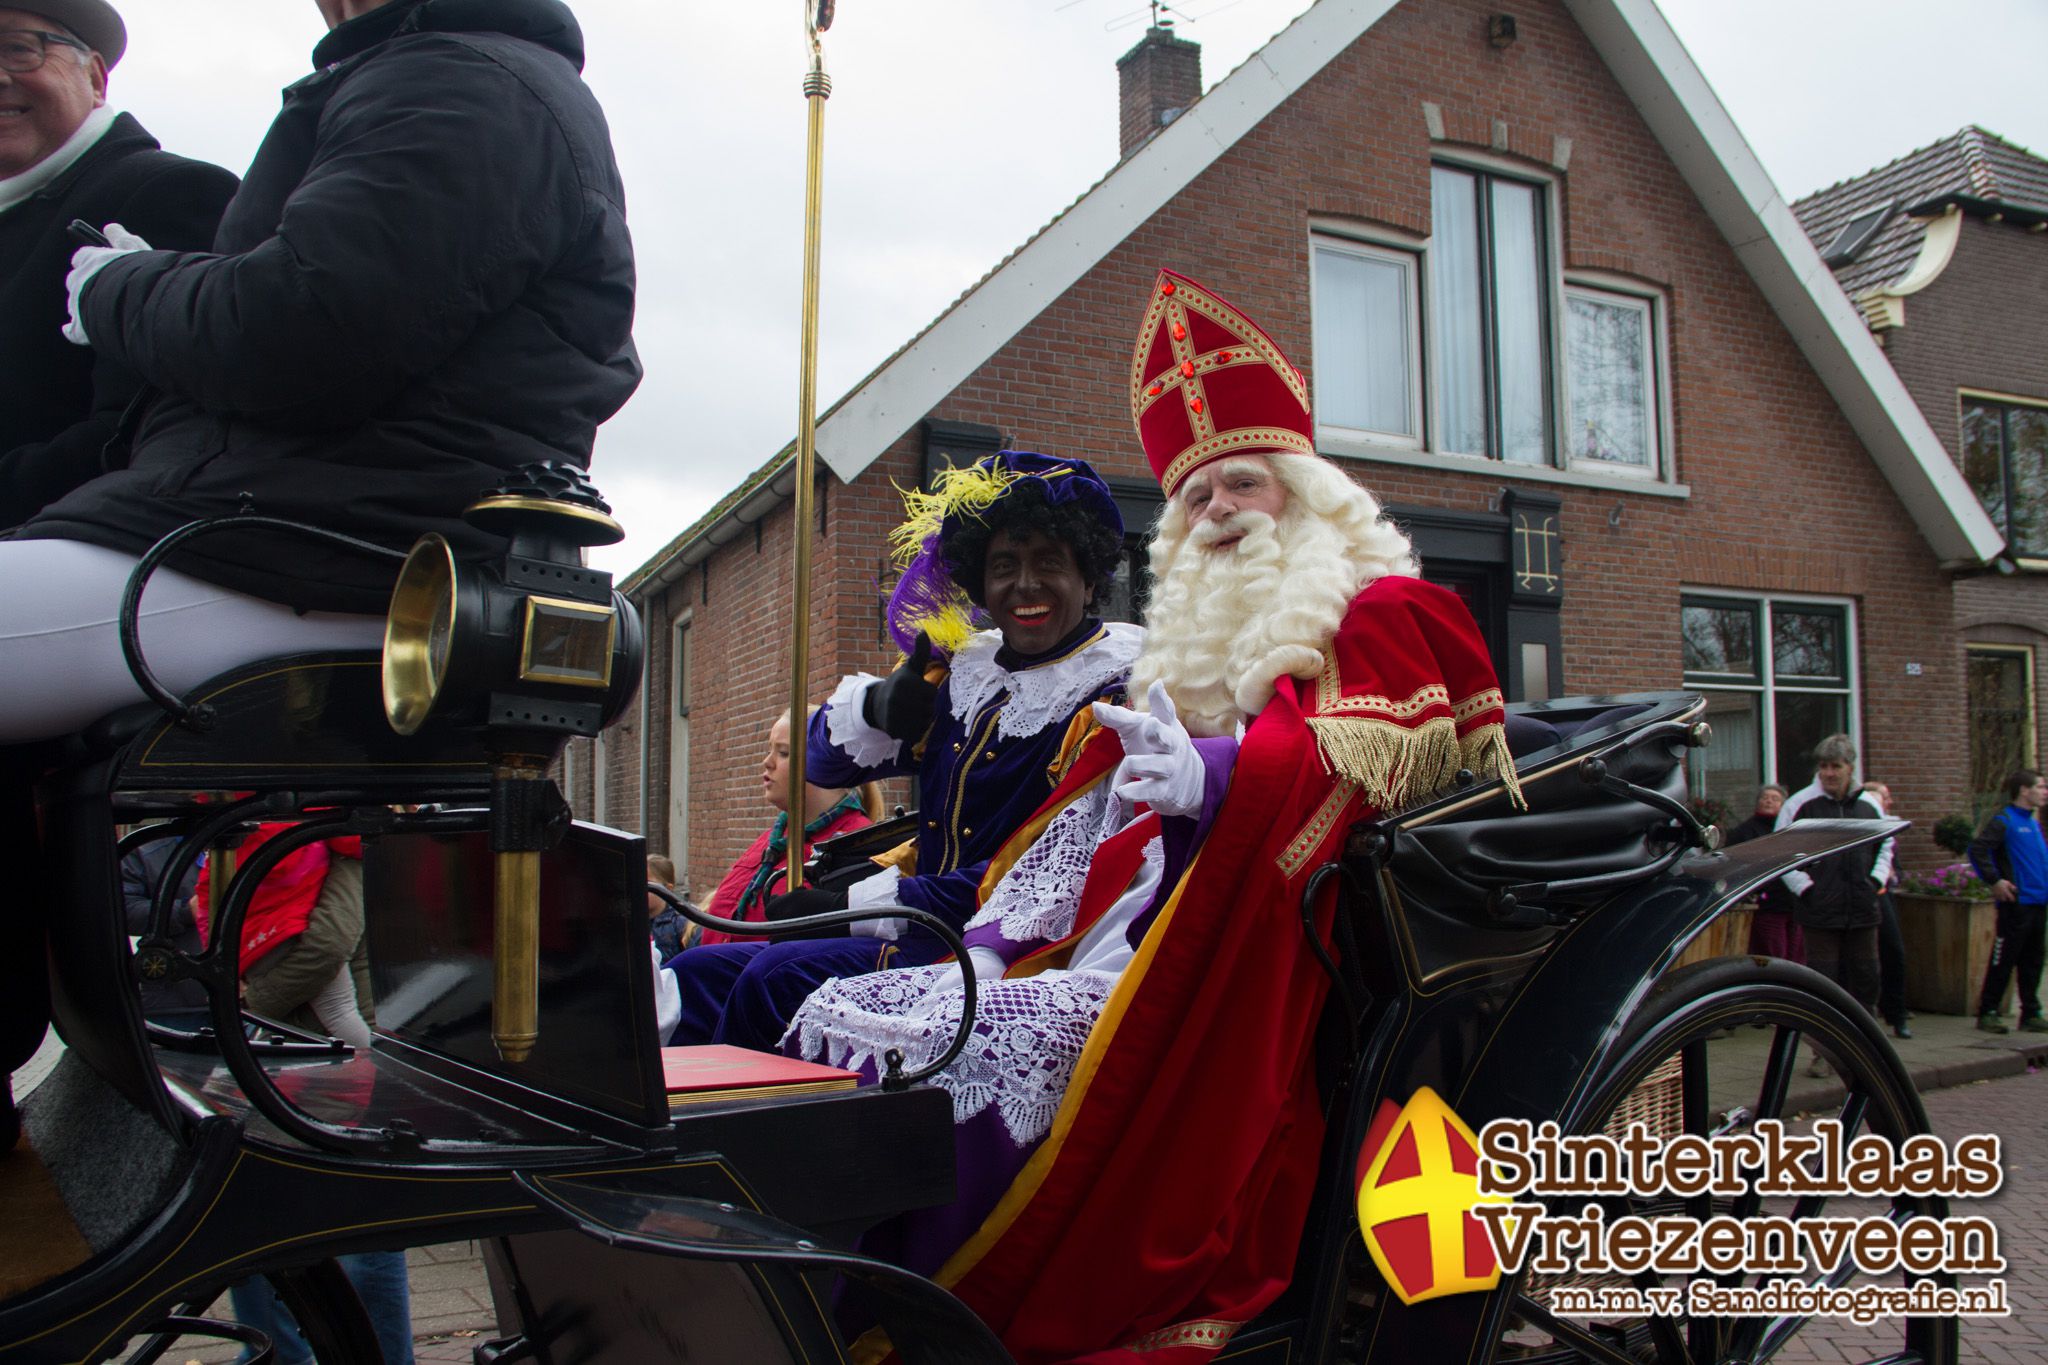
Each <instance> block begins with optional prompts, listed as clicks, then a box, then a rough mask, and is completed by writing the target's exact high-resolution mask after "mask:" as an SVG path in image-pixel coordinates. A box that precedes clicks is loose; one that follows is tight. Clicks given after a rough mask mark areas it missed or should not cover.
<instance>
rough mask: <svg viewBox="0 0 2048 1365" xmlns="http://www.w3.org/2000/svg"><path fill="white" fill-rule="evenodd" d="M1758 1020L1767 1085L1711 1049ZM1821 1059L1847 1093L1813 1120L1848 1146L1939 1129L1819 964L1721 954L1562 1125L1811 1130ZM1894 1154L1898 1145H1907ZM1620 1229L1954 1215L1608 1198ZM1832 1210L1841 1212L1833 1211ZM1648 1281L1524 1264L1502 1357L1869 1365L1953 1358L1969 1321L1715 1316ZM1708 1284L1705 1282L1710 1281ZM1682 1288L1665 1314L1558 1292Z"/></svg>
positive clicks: (1845, 1268)
mask: <svg viewBox="0 0 2048 1365" xmlns="http://www.w3.org/2000/svg"><path fill="white" fill-rule="evenodd" d="M1752 1026H1761V1027H1762V1028H1763V1029H1764V1030H1766V1032H1765V1033H1764V1034H1763V1035H1762V1036H1763V1040H1764V1043H1765V1047H1764V1062H1763V1066H1762V1073H1763V1074H1762V1076H1761V1077H1760V1078H1757V1077H1755V1075H1754V1072H1755V1069H1756V1068H1755V1063H1754V1062H1753V1061H1746V1062H1737V1061H1736V1060H1735V1059H1734V1058H1732V1057H1729V1056H1728V1054H1725V1053H1724V1054H1722V1057H1721V1058H1720V1059H1719V1060H1720V1061H1721V1068H1720V1070H1721V1074H1720V1075H1717V1074H1716V1071H1715V1067H1714V1065H1713V1064H1712V1063H1711V1062H1710V1060H1709V1054H1708V1046H1707V1045H1708V1041H1709V1039H1710V1038H1712V1037H1714V1036H1715V1035H1717V1034H1719V1033H1720V1032H1721V1031H1722V1030H1726V1029H1734V1030H1737V1031H1738V1032H1746V1031H1747V1030H1749V1029H1750V1028H1751V1027H1752ZM1816 1054H1818V1055H1819V1056H1820V1057H1822V1058H1824V1059H1825V1062H1826V1065H1827V1067H1828V1068H1829V1069H1831V1070H1832V1072H1833V1073H1834V1075H1835V1077H1836V1078H1838V1079H1839V1081H1840V1082H1841V1084H1842V1086H1843V1087H1844V1089H1845V1090H1846V1092H1847V1093H1846V1096H1845V1097H1844V1098H1843V1099H1842V1100H1841V1101H1840V1102H1839V1103H1838V1104H1836V1105H1835V1106H1834V1107H1833V1108H1829V1109H1822V1110H1818V1111H1813V1112H1811V1113H1810V1115H1809V1116H1810V1117H1811V1118H1818V1119H1825V1118H1834V1119H1838V1120H1839V1121H1840V1122H1841V1125H1842V1140H1843V1142H1844V1143H1845V1144H1846V1143H1847V1142H1849V1141H1850V1140H1852V1139H1853V1138H1855V1137H1856V1136H1858V1135H1859V1134H1866V1133H1874V1134H1877V1135H1879V1136H1882V1137H1886V1138H1889V1139H1891V1140H1892V1142H1893V1143H1894V1144H1896V1143H1897V1142H1899V1141H1901V1140H1903V1139H1905V1138H1907V1137H1910V1136H1912V1135H1914V1134H1916V1133H1925V1132H1927V1131H1928V1127H1927V1116H1926V1113H1925V1111H1924V1110H1923V1109H1922V1107H1921V1104H1920V1097H1919V1095H1918V1094H1917V1093H1916V1092H1915V1091H1914V1089H1913V1086H1912V1083H1911V1081H1910V1079H1909V1078H1908V1077H1907V1075H1906V1072H1905V1069H1904V1067H1903V1066H1902V1065H1901V1064H1900V1062H1899V1059H1898V1057H1897V1055H1896V1054H1894V1053H1893V1052H1892V1050H1891V1048H1890V1046H1889V1045H1888V1044H1887V1043H1886V1042H1885V1041H1884V1038H1883V1036H1882V1035H1881V1034H1880V1033H1879V1032H1878V1031H1877V1027H1876V1025H1875V1023H1874V1021H1873V1020H1872V1019H1871V1017H1870V1016H1869V1014H1868V1013H1867V1012H1866V1011H1865V1010H1863V1009H1862V1008H1861V1007H1860V1006H1858V1005H1857V1004H1856V1003H1855V1002H1854V1001H1852V1000H1851V999H1850V998H1849V996H1848V994H1847V993H1846V992H1845V991H1843V990H1842V989H1841V988H1840V987H1839V986H1836V985H1835V984H1834V983H1833V982H1831V981H1829V980H1827V979H1826V978H1824V977H1822V976H1820V975H1819V974H1818V973H1816V972H1813V971H1810V970H1808V969H1807V968H1804V967H1800V966H1796V965H1794V964H1792V963H1789V962H1782V961H1778V960H1775V959H1763V958H1749V957H1743V958H1722V959H1720V960H1718V961H1714V962H1707V963H1702V964H1700V965H1698V966H1696V967H1689V968H1686V969H1684V970H1682V971H1679V972H1675V973H1673V974H1672V975H1670V976H1668V977H1666V978H1665V979H1664V980H1663V981H1662V982H1660V983H1659V984H1658V986H1657V987H1656V989H1654V990H1653V991H1652V992H1651V993H1650V995H1649V996H1648V997H1647V998H1646V999H1645V1000H1644V1002H1643V1004H1642V1006H1641V1007H1640V1009H1638V1010H1637V1012H1636V1014H1635V1016H1634V1017H1633V1018H1632V1019H1631V1020H1630V1021H1629V1023H1628V1025H1627V1027H1626V1032H1625V1033H1624V1036H1623V1039H1622V1043H1621V1046H1620V1047H1619V1048H1618V1049H1617V1050H1616V1052H1615V1053H1613V1054H1612V1055H1613V1056H1614V1057H1616V1058H1617V1059H1618V1060H1617V1061H1616V1062H1615V1063H1614V1064H1613V1065H1612V1066H1611V1068H1610V1069H1609V1071H1608V1072H1607V1073H1606V1074H1604V1075H1602V1076H1600V1077H1598V1078H1596V1080H1595V1081H1594V1084H1593V1086H1592V1088H1591V1090H1590V1091H1589V1092H1588V1094H1587V1097H1586V1102H1585V1103H1584V1104H1583V1105H1581V1106H1580V1108H1579V1111H1578V1116H1577V1117H1576V1118H1574V1119H1572V1120H1570V1121H1568V1122H1566V1123H1564V1124H1563V1125H1561V1127H1562V1129H1563V1132H1564V1133H1565V1134H1567V1135H1569V1134H1585V1133H1598V1132H1602V1131H1606V1132H1609V1133H1610V1134H1612V1135H1614V1136H1616V1137H1619V1136H1621V1134H1622V1133H1624V1132H1625V1131H1626V1130H1627V1128H1628V1126H1629V1125H1630V1124H1631V1123H1634V1122H1645V1123H1648V1124H1649V1125H1650V1126H1651V1127H1652V1129H1653V1131H1660V1132H1662V1133H1664V1134H1665V1135H1667V1136H1675V1135H1676V1134H1678V1133H1681V1132H1683V1133H1693V1134H1699V1135H1724V1134H1737V1133H1743V1132H1748V1131H1751V1130H1753V1129H1754V1127H1755V1125H1756V1123H1757V1121H1758V1120H1760V1119H1780V1120H1783V1121H1784V1122H1785V1125H1786V1131H1787V1132H1788V1133H1791V1132H1797V1131H1803V1130H1804V1129H1805V1127H1806V1123H1805V1119H1804V1118H1802V1117H1801V1116H1800V1115H1797V1114H1794V1113H1788V1112H1787V1107H1788V1106H1787V1099H1788V1097H1789V1096H1790V1095H1791V1093H1792V1091H1793V1089H1794V1082H1795V1080H1796V1079H1799V1078H1800V1077H1801V1076H1802V1074H1803V1073H1804V1072H1805V1069H1806V1068H1807V1067H1808V1066H1809V1059H1810V1058H1812V1057H1813V1056H1814V1055H1816ZM1894 1151H1896V1146H1894ZM1588 1202H1589V1201H1587V1200H1585V1199H1575V1200H1560V1201H1554V1202H1553V1211H1555V1212H1559V1213H1571V1214H1575V1215H1576V1214H1578V1213H1580V1212H1581V1210H1582V1208H1583V1206H1584V1205H1585V1204H1586V1203H1588ZM1595 1202H1598V1203H1600V1204H1601V1205H1602V1206H1603V1208H1604V1212H1605V1216H1606V1218H1607V1220H1608V1221H1609V1222H1610V1223H1611V1222H1612V1221H1613V1220H1614V1219H1615V1218H1617V1217H1620V1216H1623V1215H1625V1214H1638V1215H1642V1216H1645V1217H1656V1216H1659V1215H1664V1216H1670V1215H1674V1214H1676V1215H1686V1216H1691V1217H1697V1218H1705V1217H1708V1216H1710V1215H1715V1214H1730V1215H1733V1216H1734V1217H1736V1218H1738V1219H1744V1220H1747V1219H1752V1218H1756V1217H1759V1216H1782V1217H1787V1218H1790V1219H1792V1220H1793V1221H1794V1222H1799V1221H1803V1220H1806V1219H1811V1218H1815V1217H1818V1216H1821V1215H1822V1214H1824V1213H1828V1214H1832V1215H1834V1216H1841V1215H1844V1214H1851V1213H1875V1212H1885V1213H1887V1216H1889V1217H1890V1219H1891V1220H1892V1221H1893V1222H1894V1223H1895V1224H1896V1223H1900V1222H1903V1221H1904V1220H1905V1219H1907V1218H1911V1217H1914V1216H1916V1215H1925V1216H1928V1217H1932V1218H1946V1217H1947V1216H1948V1209H1947V1201H1946V1200H1945V1199H1943V1198H1942V1197H1940V1196H1938V1195H1936V1196H1925V1197H1898V1198H1894V1199H1892V1200H1890V1201H1889V1208H1888V1210H1887V1209H1884V1208H1883V1207H1882V1206H1878V1207H1864V1208H1853V1207H1850V1206H1848V1205H1847V1201H1845V1200H1839V1199H1838V1200H1834V1201H1830V1200H1828V1199H1824V1198H1820V1197H1817V1196H1802V1197H1799V1198H1796V1199H1795V1198H1792V1197H1789V1196H1788V1197H1782V1198H1781V1197H1772V1198H1768V1199H1766V1198H1764V1197H1762V1196H1759V1195H1757V1194H1756V1193H1755V1192H1754V1191H1753V1190H1752V1191H1749V1192H1747V1193H1744V1194H1742V1195H1739V1196H1735V1197H1732V1198H1730V1197H1709V1196H1701V1197H1696V1198H1691V1199H1681V1198H1678V1197H1675V1196H1657V1197H1648V1198H1645V1197H1636V1196H1607V1197H1603V1198H1601V1199H1600V1200H1598V1201H1595ZM1831 1202H1832V1203H1833V1204H1834V1207H1833V1208H1832V1209H1830V1208H1829V1207H1828V1206H1829V1204H1830V1203H1831ZM1858 1274H1859V1272H1858V1271H1857V1269H1856V1266H1855V1264H1854V1261H1853V1259H1852V1258H1850V1257H1847V1256H1845V1257H1843V1258H1842V1261H1841V1264H1840V1265H1839V1266H1838V1267H1837V1268H1836V1269H1835V1270H1833V1271H1832V1272H1827V1273H1823V1272H1821V1271H1820V1270H1819V1269H1817V1268H1815V1267H1812V1266H1810V1265H1809V1266H1808V1268H1807V1269H1806V1270H1804V1271H1801V1272H1797V1273H1795V1274H1793V1275H1790V1276H1786V1275H1775V1276H1773V1275H1763V1274H1750V1275H1731V1276H1716V1277H1712V1278H1713V1279H1714V1280H1715V1282H1716V1283H1718V1284H1721V1285H1724V1286H1735V1287H1739V1286H1743V1285H1750V1286H1757V1287H1760V1288H1761V1287H1763V1286H1766V1285H1768V1284H1770V1283H1771V1282H1772V1281H1774V1280H1785V1279H1794V1280H1801V1281H1804V1282H1806V1283H1808V1284H1814V1285H1828V1286H1831V1287H1835V1288H1840V1287H1842V1286H1845V1285H1848V1284H1849V1283H1850V1282H1851V1281H1852V1280H1854V1279H1856V1278H1857V1276H1858ZM1690 1278H1693V1277H1690V1276H1687V1277H1677V1278H1675V1279H1667V1278H1666V1277H1664V1276H1660V1275H1656V1274H1650V1273H1645V1274H1641V1275H1636V1276H1633V1277H1625V1276H1621V1275H1608V1276H1603V1277H1596V1276H1576V1275H1573V1274H1571V1273H1570V1272H1567V1273H1565V1274H1563V1275H1542V1274H1537V1273H1534V1272H1531V1271H1527V1270H1525V1271H1524V1273H1523V1274H1521V1275H1520V1276H1518V1277H1516V1279H1515V1280H1514V1282H1513V1284H1512V1287H1507V1282H1506V1281H1503V1285H1504V1287H1506V1288H1507V1292H1508V1294H1509V1296H1510V1297H1509V1299H1508V1301H1507V1312H1508V1314H1509V1320H1508V1324H1507V1330H1506V1331H1505V1332H1504V1333H1503V1335H1502V1336H1501V1338H1500V1341H1499V1343H1498V1345H1497V1347H1496V1350H1495V1353H1494V1355H1493V1357H1492V1358H1493V1360H1494V1361H1496V1362H1502V1363H1503V1365H1505V1363H1506V1362H1513V1363H1514V1365H1589V1363H1590V1362H1599V1363H1600V1365H1763V1362H1766V1361H1782V1362H1787V1363H1788V1365H1789V1362H1793V1361H1809V1360H1824V1361H1858V1362H1863V1363H1864V1365H1953V1362H1955V1361H1956V1359H1957V1349H1958V1348H1957V1320H1956V1319H1955V1318H1953V1317H1905V1318H1895V1317H1886V1318H1880V1319H1879V1320H1878V1321H1877V1322H1875V1323H1873V1324H1870V1325H1868V1326H1852V1325H1851V1324H1850V1320H1849V1319H1847V1318H1831V1317H1802V1316H1775V1317H1709V1316H1704V1315H1701V1316H1692V1315H1689V1314H1688V1313H1687V1312H1686V1311H1685V1309H1684V1307H1683V1297H1682V1293H1683V1291H1684V1289H1685V1287H1686V1284H1685V1282H1686V1280H1687V1279H1690ZM1703 1278H1704V1277H1703ZM1919 1279H1928V1280H1931V1281H1932V1282H1933V1283H1934V1284H1935V1285H1937V1286H1939V1285H1948V1284H1952V1283H1953V1277H1952V1276H1947V1275H1933V1276H1917V1277H1915V1276H1907V1275H1904V1274H1903V1273H1901V1274H1898V1275H1896V1276H1894V1277H1892V1278H1890V1279H1888V1280H1886V1281H1885V1283H1890V1284H1912V1283H1916V1282H1917V1281H1918V1280H1919ZM1631 1285H1632V1286H1634V1287H1636V1288H1638V1289H1642V1288H1660V1289H1661V1288H1672V1289H1677V1290H1679V1291H1681V1298H1680V1300H1679V1306H1678V1308H1677V1309H1676V1311H1673V1312H1670V1313H1668V1314H1666V1315H1662V1316H1659V1315H1656V1314H1652V1313H1640V1314H1636V1315H1633V1316H1614V1317H1600V1316H1594V1317H1590V1318H1588V1317H1581V1316H1572V1317H1566V1316H1562V1315H1560V1314H1558V1313H1556V1312H1554V1311H1553V1308H1554V1306H1555V1305H1556V1304H1557V1300H1558V1294H1559V1291H1560V1290H1567V1291H1568V1290H1571V1289H1578V1288H1591V1289H1595V1290H1598V1289H1602V1288H1609V1287H1617V1286H1631ZM1807 1334H1812V1335H1813V1336H1819V1335H1822V1334H1826V1335H1827V1336H1828V1338H1829V1340H1828V1341H1827V1343H1826V1344H1825V1345H1819V1349H1817V1350H1814V1349H1809V1345H1817V1344H1818V1343H1809V1345H1801V1344H1800V1341H1799V1338H1800V1337H1801V1336H1802V1335H1807Z"/></svg>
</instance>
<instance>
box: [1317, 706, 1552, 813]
mask: <svg viewBox="0 0 2048 1365" xmlns="http://www.w3.org/2000/svg"><path fill="white" fill-rule="evenodd" d="M1308 727H1309V729H1310V730H1312V731H1314V732H1315V737H1316V751H1317V753H1318V754H1319V755H1320V756H1321V758H1322V760H1323V771H1324V772H1327V773H1333V774H1335V775H1337V776H1339V777H1343V778H1348V779H1349V780H1351V781H1353V782H1356V783H1357V784H1358V786H1359V788H1360V790H1361V791H1363V792H1364V794H1365V799H1366V802H1367V804H1369V805H1371V806H1372V807H1373V808H1374V809H1375V810H1379V811H1398V810H1405V809H1406V808H1407V807H1409V806H1412V805H1414V804H1415V803H1417V802H1418V801H1424V800H1427V799H1428V798H1430V797H1432V796H1435V795H1436V794H1437V793H1438V792H1441V791H1443V790H1445V789H1446V788H1448V787H1449V786H1451V784H1452V783H1454V782H1455V781H1456V780H1457V777H1458V772H1459V770H1460V769H1464V768H1469V769H1471V771H1472V773H1473V775H1474V776H1476V777H1478V778H1479V780H1480V781H1482V782H1486V781H1490V780H1492V779H1494V778H1500V779H1501V780H1502V781H1503V783H1505V785H1506V787H1507V789H1508V799H1509V800H1510V801H1512V802H1513V803H1514V805H1515V808H1516V809H1517V810H1526V809H1528V803H1527V802H1526V801H1524V800H1523V798H1522V788H1521V784H1520V783H1519V782H1517V781H1516V779H1515V762H1514V758H1513V757H1512V756H1511V755H1510V754H1509V753H1508V745H1507V731H1506V728H1505V727H1504V726H1501V725H1482V726H1480V727H1479V728H1478V729H1476V730H1474V731H1472V733H1470V734H1469V735H1466V736H1464V737H1463V738H1462V739H1461V738H1460V737H1459V735H1458V727H1457V725H1456V723H1455V722H1454V721H1452V720H1451V719H1450V717H1448V716H1437V717H1435V718H1433V719H1430V720H1426V721H1424V722H1423V723H1422V724H1420V725H1412V726H1411V725H1401V724H1397V723H1396V722H1394V721H1388V720H1367V719H1365V718H1364V717H1361V716H1310V717H1308Z"/></svg>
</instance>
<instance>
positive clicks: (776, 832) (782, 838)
mask: <svg viewBox="0 0 2048 1365" xmlns="http://www.w3.org/2000/svg"><path fill="white" fill-rule="evenodd" d="M817 709H818V708H817V707H815V706H813V707H812V708H811V711H812V712H815V711H816V710H817ZM761 786H762V795H764V796H765V797H766V798H767V799H768V804H769V805H771V806H773V807H775V812H776V814H775V819H774V821H773V822H771V823H770V824H769V826H768V828H767V829H765V830H763V831H762V832H761V836H760V837H759V838H758V839H756V840H754V842H753V844H752V845H750V846H749V847H748V849H747V851H746V852H745V853H742V854H741V855H740V856H739V858H738V860H737V861H735V862H734V863H733V865H732V866H731V867H730V868H729V869H727V871H726V874H725V876H724V877H723V878H721V879H720V881H719V883H718V889H717V890H716V891H714V892H712V893H711V903H710V904H709V905H707V906H705V907H704V908H705V910H706V911H708V912H709V913H710V914H712V915H715V916H717V917H718V918H720V919H736V920H747V921H750V922H756V923H758V922H760V921H762V920H764V919H765V918H766V915H765V913H764V910H765V907H766V906H767V903H768V902H769V901H770V900H771V899H773V898H774V897H775V896H776V895H778V894H780V893H781V892H782V891H784V890H786V889H787V885H786V883H787V880H788V879H787V877H786V876H785V875H784V874H785V873H786V872H787V871H788V868H789V712H788V711H784V712H783V713H782V714H781V715H779V716H777V717H776V718H775V723H774V724H773V725H771V726H769V727H768V751H767V752H766V753H765V754H763V755H762V758H761ZM881 805H882V798H881V791H880V789H879V788H877V787H876V786H875V784H874V783H872V782H869V783H866V784H864V785H862V786H858V787H819V786H813V785H811V784H809V783H806V784H805V792H804V834H803V851H802V852H801V853H800V854H799V855H798V856H799V858H804V859H807V858H809V857H810V856H811V850H812V848H813V847H814V846H815V845H816V844H818V843H820V842H822V841H823V840H826V839H830V838H832V837H834V836H835V835H840V834H845V833H848V832H849V831H852V830H856V829H863V828H865V827H867V826H868V825H871V824H873V823H874V820H875V817H876V816H877V815H878V814H880V812H881ZM753 941H755V939H754V937H753V936H752V935H743V934H729V933H724V932H721V931H720V930H717V929H706V930H705V931H704V932H703V934H702V935H701V937H700V938H699V939H698V942H699V943H748V942H753Z"/></svg>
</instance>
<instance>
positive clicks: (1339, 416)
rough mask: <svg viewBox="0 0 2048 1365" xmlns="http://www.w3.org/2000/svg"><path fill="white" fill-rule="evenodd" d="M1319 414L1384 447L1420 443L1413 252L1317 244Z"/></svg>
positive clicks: (1315, 289) (1419, 363)
mask: <svg viewBox="0 0 2048 1365" xmlns="http://www.w3.org/2000/svg"><path fill="white" fill-rule="evenodd" d="M1312 270H1313V275H1312V278H1313V293H1314V300H1315V303H1314V315H1315V375H1316V413H1317V416H1318V419H1319V420H1320V421H1321V422H1323V423H1324V424H1326V425H1328V426H1334V427H1341V428H1344V429H1345V431H1346V432H1347V433H1356V434H1359V435H1362V436H1366V437H1369V438H1371V439H1373V440H1375V441H1378V442H1382V443H1392V444H1397V445H1407V446H1419V445H1421V443H1422V360H1421V347H1420V338H1421V335H1422V323H1421V315H1420V312H1419V308H1420V303H1419V295H1418V290H1417V288H1416V279H1417V275H1418V273H1419V272H1418V271H1417V269H1416V257H1415V253H1413V252H1411V251H1400V250H1396V249H1392V248H1388V247H1381V246H1373V245H1368V244H1366V243H1364V242H1354V241H1347V240H1338V239H1334V238H1318V239H1317V241H1316V243H1315V249H1314V253H1313V266H1312Z"/></svg>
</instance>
